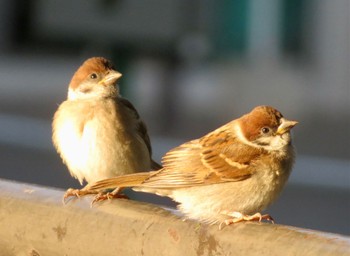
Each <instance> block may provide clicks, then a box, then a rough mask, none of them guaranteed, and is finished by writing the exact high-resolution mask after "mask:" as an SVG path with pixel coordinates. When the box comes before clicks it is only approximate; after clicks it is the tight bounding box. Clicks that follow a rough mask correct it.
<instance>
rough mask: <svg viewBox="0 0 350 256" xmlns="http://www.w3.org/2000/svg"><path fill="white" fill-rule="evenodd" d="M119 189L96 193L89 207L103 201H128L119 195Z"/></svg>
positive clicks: (125, 197)
mask: <svg viewBox="0 0 350 256" xmlns="http://www.w3.org/2000/svg"><path fill="white" fill-rule="evenodd" d="M121 190H122V189H121V188H116V189H114V190H113V191H112V192H100V193H98V194H97V195H96V196H95V198H94V200H92V202H91V207H92V206H93V205H94V204H95V203H98V202H102V201H105V200H112V199H113V198H123V199H129V198H128V197H127V196H126V195H124V194H119V192H121Z"/></svg>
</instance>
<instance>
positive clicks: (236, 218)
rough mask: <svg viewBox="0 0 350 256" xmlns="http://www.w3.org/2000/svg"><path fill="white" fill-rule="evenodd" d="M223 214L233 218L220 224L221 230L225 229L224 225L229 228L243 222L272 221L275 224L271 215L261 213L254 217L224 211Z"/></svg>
mask: <svg viewBox="0 0 350 256" xmlns="http://www.w3.org/2000/svg"><path fill="white" fill-rule="evenodd" d="M221 214H224V215H227V216H229V217H231V218H229V219H226V220H224V221H223V222H221V223H220V225H219V229H220V230H221V229H222V228H223V225H225V226H228V225H230V224H234V223H238V222H242V221H259V222H261V221H262V220H266V221H270V222H271V223H275V222H274V219H273V218H272V217H271V216H270V215H269V214H264V215H262V214H261V213H260V212H257V213H255V214H253V215H245V214H242V213H240V212H228V211H223V212H221Z"/></svg>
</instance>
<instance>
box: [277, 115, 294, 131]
mask: <svg viewBox="0 0 350 256" xmlns="http://www.w3.org/2000/svg"><path fill="white" fill-rule="evenodd" d="M281 121H282V123H281V124H280V126H278V128H277V131H276V134H277V135H282V134H284V133H286V132H288V131H289V130H290V129H292V128H293V127H294V126H295V125H296V124H297V123H298V122H297V121H290V120H287V119H284V118H282V119H281Z"/></svg>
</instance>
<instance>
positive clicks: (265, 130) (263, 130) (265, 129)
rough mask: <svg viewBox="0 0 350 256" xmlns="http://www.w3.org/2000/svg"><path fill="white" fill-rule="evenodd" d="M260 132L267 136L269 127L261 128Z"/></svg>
mask: <svg viewBox="0 0 350 256" xmlns="http://www.w3.org/2000/svg"><path fill="white" fill-rule="evenodd" d="M261 132H262V133H263V134H268V133H269V132H270V128H269V127H263V128H261Z"/></svg>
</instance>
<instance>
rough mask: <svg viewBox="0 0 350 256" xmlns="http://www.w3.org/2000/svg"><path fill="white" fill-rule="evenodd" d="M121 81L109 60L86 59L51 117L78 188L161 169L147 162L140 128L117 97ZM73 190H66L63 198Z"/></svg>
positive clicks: (132, 110) (54, 137) (128, 106)
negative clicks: (79, 185)
mask: <svg viewBox="0 0 350 256" xmlns="http://www.w3.org/2000/svg"><path fill="white" fill-rule="evenodd" d="M120 77H121V74H120V73H118V72H117V71H115V70H114V68H113V66H112V64H111V62H109V61H108V60H106V59H104V58H99V57H96V58H90V59H88V60H86V61H85V62H84V63H83V65H82V66H81V67H80V68H79V69H78V70H77V71H76V73H75V74H74V76H73V78H72V80H71V82H70V84H69V88H68V99H67V100H66V101H64V102H63V103H62V104H61V105H60V106H59V108H58V110H57V111H56V113H55V115H54V118H53V123H52V140H53V144H54V146H55V148H56V149H57V152H58V153H59V154H60V155H61V157H62V159H63V162H64V163H65V164H66V165H67V167H68V169H69V171H70V173H71V175H72V176H73V177H75V178H76V179H78V180H79V182H80V183H81V184H82V183H83V181H84V180H86V181H87V182H88V183H91V182H95V181H98V180H101V179H107V178H112V177H115V176H118V175H122V174H130V173H135V172H140V171H149V170H151V169H153V170H156V169H159V168H160V167H161V166H160V165H158V164H157V163H156V162H154V161H153V160H152V158H151V145H150V139H149V137H148V133H147V129H146V126H145V124H144V123H143V122H142V121H141V120H140V118H139V115H138V113H137V111H136V109H135V108H134V106H133V105H132V104H131V103H130V102H129V101H128V100H126V99H124V98H122V97H121V96H120V94H119V90H118V87H117V85H116V82H117V80H118V78H120ZM77 192H79V191H78V190H72V189H71V190H68V191H67V194H66V195H65V196H69V195H75V194H76V193H77Z"/></svg>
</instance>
